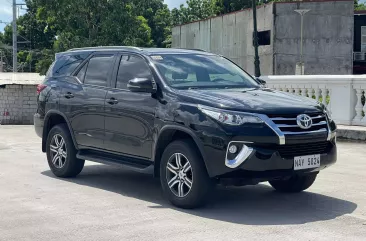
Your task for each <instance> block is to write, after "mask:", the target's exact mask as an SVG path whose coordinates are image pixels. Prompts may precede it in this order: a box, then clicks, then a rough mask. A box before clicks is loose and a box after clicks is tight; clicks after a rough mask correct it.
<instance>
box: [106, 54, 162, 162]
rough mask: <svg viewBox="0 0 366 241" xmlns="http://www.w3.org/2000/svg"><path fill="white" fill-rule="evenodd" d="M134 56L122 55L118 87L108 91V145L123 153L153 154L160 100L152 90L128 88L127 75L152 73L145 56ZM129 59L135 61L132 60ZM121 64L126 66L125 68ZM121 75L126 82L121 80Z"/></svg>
mask: <svg viewBox="0 0 366 241" xmlns="http://www.w3.org/2000/svg"><path fill="white" fill-rule="evenodd" d="M129 56H130V55H129ZM134 57H135V59H133V58H126V55H123V56H122V57H121V63H120V66H119V68H118V71H117V73H116V79H117V80H116V83H115V85H114V86H118V88H114V89H111V90H110V91H108V93H107V97H106V108H105V114H106V119H105V148H106V149H107V150H110V151H114V152H118V153H121V154H127V155H133V156H139V157H143V158H151V153H152V145H153V126H154V118H155V109H156V105H157V100H156V99H155V98H153V97H152V95H151V94H150V93H136V92H131V91H129V90H127V79H132V78H137V77H145V76H149V77H151V76H152V75H151V72H150V69H149V66H148V65H147V63H146V62H145V60H144V59H142V58H140V57H138V56H134ZM136 58H137V59H136ZM129 61H135V62H134V63H133V64H130V63H129ZM141 61H142V62H141ZM126 62H128V63H127V64H126ZM123 63H125V65H124V66H122V64H123ZM121 67H124V71H122V70H121V69H120V68H121ZM136 68H137V69H136ZM121 75H123V78H122V79H123V80H124V81H123V82H121V81H120V82H119V81H118V80H119V79H121V78H120V77H121ZM118 76H120V77H118ZM151 78H152V77H151Z"/></svg>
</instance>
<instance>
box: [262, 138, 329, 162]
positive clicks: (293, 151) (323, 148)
mask: <svg viewBox="0 0 366 241" xmlns="http://www.w3.org/2000/svg"><path fill="white" fill-rule="evenodd" d="M331 148H332V144H331V143H330V142H326V141H325V142H314V143H306V144H293V145H276V146H272V147H270V148H269V149H273V150H275V151H278V152H279V154H280V155H281V157H283V158H293V157H295V156H308V155H315V154H324V153H328V152H329V151H330V149H331Z"/></svg>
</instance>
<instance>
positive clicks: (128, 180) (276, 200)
mask: <svg viewBox="0 0 366 241" xmlns="http://www.w3.org/2000/svg"><path fill="white" fill-rule="evenodd" d="M42 174H43V175H46V176H49V177H52V178H56V177H55V176H54V175H53V174H52V173H51V171H49V170H48V171H44V172H42ZM60 180H62V181H67V182H72V183H75V184H78V185H85V186H89V187H94V188H99V189H102V190H106V191H110V192H114V193H116V194H120V195H123V196H128V197H132V198H136V199H140V200H144V201H148V202H151V203H153V204H152V205H150V206H149V207H150V208H172V209H175V210H179V211H181V212H185V213H188V214H191V215H196V216H199V217H204V218H209V219H214V220H220V221H225V222H232V223H238V224H247V225H286V224H304V223H309V222H316V221H322V220H331V219H334V218H336V217H339V216H342V215H345V214H349V213H352V212H353V211H354V210H355V209H356V208H357V205H356V204H355V203H352V202H349V201H346V200H341V199H337V198H333V197H328V196H325V195H321V194H317V193H311V192H303V193H298V194H281V193H278V192H276V191H274V190H273V189H272V188H271V187H269V186H267V185H257V186H247V187H240V188H225V187H217V188H216V189H215V191H214V194H213V196H212V198H211V199H210V203H209V204H208V205H207V206H206V207H204V208H201V209H196V210H183V209H178V208H175V207H173V206H172V205H170V204H169V203H168V202H167V201H166V200H165V199H164V197H163V195H162V191H161V188H160V183H159V180H158V179H154V178H152V177H151V176H149V175H144V174H140V173H135V172H131V171H127V170H124V169H122V168H118V167H117V168H116V167H111V166H104V165H95V166H85V167H84V170H83V171H82V173H81V174H80V175H79V176H78V177H77V178H74V179H60ZM121 205H123V203H121Z"/></svg>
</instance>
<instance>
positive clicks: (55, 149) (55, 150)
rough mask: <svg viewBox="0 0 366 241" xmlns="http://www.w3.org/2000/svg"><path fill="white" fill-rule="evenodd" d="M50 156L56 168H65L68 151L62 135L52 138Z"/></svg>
mask: <svg viewBox="0 0 366 241" xmlns="http://www.w3.org/2000/svg"><path fill="white" fill-rule="evenodd" d="M50 154H51V160H52V164H53V165H54V166H55V167H56V168H59V169H61V168H63V167H64V166H65V163H66V158H67V150H66V143H65V140H64V138H63V137H62V136H61V135H59V134H56V135H54V136H53V137H52V140H51V143H50Z"/></svg>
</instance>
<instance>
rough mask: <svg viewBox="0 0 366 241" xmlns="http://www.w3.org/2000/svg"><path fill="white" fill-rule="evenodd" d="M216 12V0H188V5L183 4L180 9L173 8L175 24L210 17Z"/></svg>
mask: <svg viewBox="0 0 366 241" xmlns="http://www.w3.org/2000/svg"><path fill="white" fill-rule="evenodd" d="M216 12H217V5H216V0H187V7H186V6H184V5H183V4H182V5H180V7H179V9H177V8H174V9H173V10H172V21H173V25H180V24H184V23H188V22H192V21H197V20H201V19H205V18H209V17H212V16H215V15H216Z"/></svg>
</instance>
